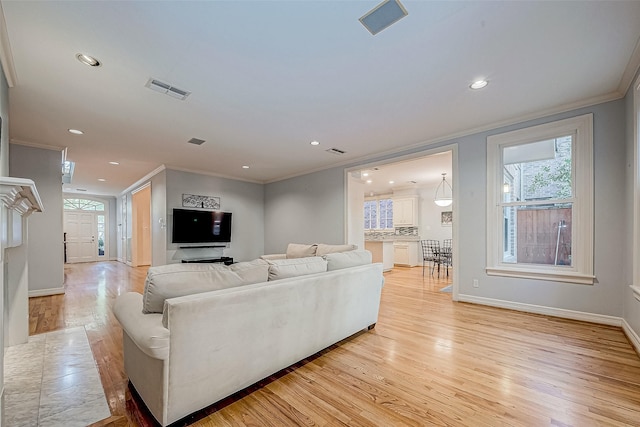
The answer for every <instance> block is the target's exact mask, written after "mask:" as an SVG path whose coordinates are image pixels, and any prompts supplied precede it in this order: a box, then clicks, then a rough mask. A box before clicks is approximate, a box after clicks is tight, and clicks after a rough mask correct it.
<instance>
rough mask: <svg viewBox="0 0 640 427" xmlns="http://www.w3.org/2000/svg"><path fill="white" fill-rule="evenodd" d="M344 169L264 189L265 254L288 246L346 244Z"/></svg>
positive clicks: (316, 174) (318, 173) (331, 170)
mask: <svg viewBox="0 0 640 427" xmlns="http://www.w3.org/2000/svg"><path fill="white" fill-rule="evenodd" d="M344 180H345V176H344V168H333V169H328V170H324V171H320V172H315V173H312V174H309V175H304V176H300V177H296V178H291V179H287V180H284V181H279V182H274V183H271V184H267V185H266V186H265V208H264V209H265V215H264V224H265V225H264V226H265V253H267V254H271V253H284V252H285V251H286V249H287V245H288V244H289V243H327V244H342V243H345V222H344V221H345V215H346V211H345V209H346V208H345V182H344Z"/></svg>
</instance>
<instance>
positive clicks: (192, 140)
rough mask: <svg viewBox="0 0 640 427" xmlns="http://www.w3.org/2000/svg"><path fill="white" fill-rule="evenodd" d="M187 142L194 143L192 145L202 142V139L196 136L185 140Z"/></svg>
mask: <svg viewBox="0 0 640 427" xmlns="http://www.w3.org/2000/svg"><path fill="white" fill-rule="evenodd" d="M187 142H188V143H189V144H194V145H202V144H204V139H198V138H191V139H190V140H188V141H187Z"/></svg>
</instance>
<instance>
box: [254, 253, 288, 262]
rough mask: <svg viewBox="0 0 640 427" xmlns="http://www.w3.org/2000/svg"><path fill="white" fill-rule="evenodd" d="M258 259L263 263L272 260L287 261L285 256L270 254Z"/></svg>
mask: <svg viewBox="0 0 640 427" xmlns="http://www.w3.org/2000/svg"><path fill="white" fill-rule="evenodd" d="M260 259H263V260H265V261H267V260H274V259H287V254H270V255H262V256H261V257H260Z"/></svg>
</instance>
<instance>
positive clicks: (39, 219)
mask: <svg viewBox="0 0 640 427" xmlns="http://www.w3.org/2000/svg"><path fill="white" fill-rule="evenodd" d="M61 164H62V154H61V152H60V151H55V150H45V149H41V148H34V147H26V146H23V145H16V144H11V149H10V152H9V173H10V174H11V176H13V177H17V178H29V179H32V180H33V181H34V182H35V184H36V188H37V189H38V193H39V194H40V198H41V199H42V204H43V205H44V211H43V212H41V213H34V214H33V215H30V216H29V225H28V231H27V232H28V235H29V236H28V244H29V249H28V251H29V252H28V254H29V255H28V256H29V291H38V290H44V289H60V288H62V287H63V284H64V268H63V263H64V246H63V241H62V239H63V235H62V233H63V232H62V172H61V169H60V168H61Z"/></svg>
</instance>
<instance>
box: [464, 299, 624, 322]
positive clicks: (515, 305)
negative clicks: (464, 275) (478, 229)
mask: <svg viewBox="0 0 640 427" xmlns="http://www.w3.org/2000/svg"><path fill="white" fill-rule="evenodd" d="M458 301H462V302H472V303H475V304H481V305H488V306H491V307H499V308H507V309H510V310H517V311H525V312H527V313H535V314H544V315H547V316H555V317H562V318H564V319H572V320H581V321H583V322H591V323H599V324H602V325H609V326H619V327H622V323H623V319H622V318H621V317H616V316H606V315H604V314H595V313H587V312H584V311H574V310H566V309H563V308H554V307H545V306H543V305H534V304H525V303H521V302H513V301H505V300H499V299H493V298H484V297H477V296H474V295H464V294H459V295H458Z"/></svg>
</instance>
